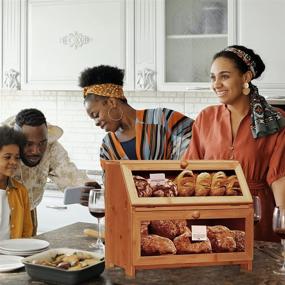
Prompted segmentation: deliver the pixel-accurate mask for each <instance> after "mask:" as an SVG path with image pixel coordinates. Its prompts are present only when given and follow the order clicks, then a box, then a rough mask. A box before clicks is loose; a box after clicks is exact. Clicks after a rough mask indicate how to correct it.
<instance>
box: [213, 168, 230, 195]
mask: <svg viewBox="0 0 285 285" xmlns="http://www.w3.org/2000/svg"><path fill="white" fill-rule="evenodd" d="M226 182H227V176H226V174H225V173H224V172H223V171H218V172H215V173H214V174H213V176H212V183H211V190H210V192H209V195H210V196H223V195H224V194H225V192H226Z"/></svg>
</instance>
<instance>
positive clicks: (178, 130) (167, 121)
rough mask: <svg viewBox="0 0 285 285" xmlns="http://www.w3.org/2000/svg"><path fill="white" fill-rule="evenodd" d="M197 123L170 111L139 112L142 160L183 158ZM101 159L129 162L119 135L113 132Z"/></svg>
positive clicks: (139, 154) (105, 141)
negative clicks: (193, 127)
mask: <svg viewBox="0 0 285 285" xmlns="http://www.w3.org/2000/svg"><path fill="white" fill-rule="evenodd" d="M192 124H193V120H192V119H190V118H188V117H186V116H185V115H183V114H181V113H179V112H176V111H173V110H169V109H166V108H157V109H147V110H137V111H136V124H135V129H136V130H135V133H136V156H137V159H138V160H161V159H171V160H177V159H180V158H182V156H183V154H184V152H185V151H186V149H187V147H188V145H189V141H190V139H191V135H192ZM100 158H101V160H128V159H129V158H128V156H127V154H126V153H125V151H124V149H123V147H122V144H121V142H120V141H119V140H118V138H117V136H116V135H115V133H112V132H109V133H108V134H107V135H106V136H105V137H104V139H103V142H102V145H101V149H100Z"/></svg>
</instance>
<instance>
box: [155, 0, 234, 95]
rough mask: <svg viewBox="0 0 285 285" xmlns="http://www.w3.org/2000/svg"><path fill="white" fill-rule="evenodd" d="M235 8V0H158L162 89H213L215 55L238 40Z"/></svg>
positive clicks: (158, 46) (159, 85)
mask: <svg viewBox="0 0 285 285" xmlns="http://www.w3.org/2000/svg"><path fill="white" fill-rule="evenodd" d="M233 11H234V1H232V0H217V1H210V0H207V1H197V0H177V1H171V0H165V1H162V0H160V1H158V7H157V21H158V22H157V29H158V31H157V41H158V42H157V58H158V64H157V65H158V74H157V77H158V89H160V90H165V91H187V90H191V89H193V90H195V89H207V90H208V89H209V83H208V82H209V73H210V65H211V60H212V57H213V55H214V54H215V53H216V52H218V51H219V50H221V49H223V48H225V47H226V46H227V45H228V44H229V43H232V42H233V41H234V36H233V35H234V20H235V19H234V13H233Z"/></svg>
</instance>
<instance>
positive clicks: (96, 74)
mask: <svg viewBox="0 0 285 285" xmlns="http://www.w3.org/2000/svg"><path fill="white" fill-rule="evenodd" d="M105 83H113V84H116V85H120V86H123V84H124V70H123V69H119V68H118V67H113V66H109V65H99V66H94V67H92V68H86V69H85V70H83V71H82V72H81V74H80V77H79V86H80V87H82V88H84V87H86V86H90V85H94V84H105Z"/></svg>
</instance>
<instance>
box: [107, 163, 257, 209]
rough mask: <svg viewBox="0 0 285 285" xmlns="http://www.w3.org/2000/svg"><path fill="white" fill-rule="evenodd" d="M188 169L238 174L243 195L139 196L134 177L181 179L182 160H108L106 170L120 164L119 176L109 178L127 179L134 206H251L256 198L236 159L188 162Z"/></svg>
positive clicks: (109, 177)
mask: <svg viewBox="0 0 285 285" xmlns="http://www.w3.org/2000/svg"><path fill="white" fill-rule="evenodd" d="M187 162H188V166H187V169H189V170H192V171H193V172H194V171H195V172H216V171H224V172H226V173H230V175H236V176H237V179H238V182H239V184H240V188H241V192H242V195H240V196H187V197H179V196H176V197H139V196H138V194H137V190H136V186H135V183H134V179H133V176H135V175H141V176H146V175H149V174H150V173H165V174H166V178H168V175H169V174H171V176H172V177H174V176H177V175H178V174H179V173H181V171H182V170H183V169H181V167H180V161H179V160H121V161H104V163H103V168H104V169H105V171H106V172H108V171H109V167H108V165H113V166H115V165H117V168H116V167H115V169H116V170H115V173H112V175H106V179H107V178H108V179H113V178H114V179H115V177H116V176H117V175H122V176H123V181H124V186H125V191H127V193H128V197H129V200H130V204H131V205H132V206H144V207H146V206H169V205H177V206H178V205H216V204H250V203H252V197H251V194H250V191H249V188H248V185H247V182H246V179H245V176H244V174H243V171H242V168H241V166H240V164H239V162H238V161H233V160H188V161H187Z"/></svg>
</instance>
